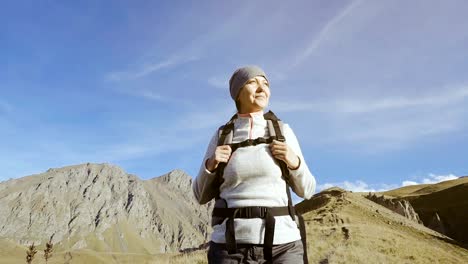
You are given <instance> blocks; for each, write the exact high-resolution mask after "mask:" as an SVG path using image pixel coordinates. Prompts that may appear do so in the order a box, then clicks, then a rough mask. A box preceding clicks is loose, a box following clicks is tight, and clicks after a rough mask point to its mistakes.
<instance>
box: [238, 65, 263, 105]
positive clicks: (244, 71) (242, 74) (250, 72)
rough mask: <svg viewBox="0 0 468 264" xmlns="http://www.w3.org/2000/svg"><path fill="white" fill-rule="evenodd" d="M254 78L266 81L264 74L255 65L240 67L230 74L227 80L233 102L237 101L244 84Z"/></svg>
mask: <svg viewBox="0 0 468 264" xmlns="http://www.w3.org/2000/svg"><path fill="white" fill-rule="evenodd" d="M255 76H263V77H265V79H267V80H268V78H267V76H266V74H265V72H264V71H263V70H262V69H260V67H258V66H255V65H249V66H244V67H241V68H239V69H237V70H236V71H235V72H234V73H233V74H232V76H231V79H229V91H230V92H231V97H232V99H233V100H234V101H235V100H236V99H237V96H238V95H239V92H240V90H241V88H242V87H244V84H245V83H246V82H247V81H248V80H249V79H251V78H253V77H255Z"/></svg>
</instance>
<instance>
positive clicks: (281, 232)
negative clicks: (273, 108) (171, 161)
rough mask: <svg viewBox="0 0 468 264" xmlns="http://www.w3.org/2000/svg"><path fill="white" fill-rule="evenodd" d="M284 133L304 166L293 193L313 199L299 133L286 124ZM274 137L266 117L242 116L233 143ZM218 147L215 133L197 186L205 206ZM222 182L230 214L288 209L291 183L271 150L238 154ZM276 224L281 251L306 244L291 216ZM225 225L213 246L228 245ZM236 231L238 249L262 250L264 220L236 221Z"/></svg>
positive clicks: (253, 149)
mask: <svg viewBox="0 0 468 264" xmlns="http://www.w3.org/2000/svg"><path fill="white" fill-rule="evenodd" d="M283 133H284V137H285V138H286V143H287V144H288V145H289V146H290V147H291V148H292V149H293V150H294V152H295V153H296V154H297V155H298V156H299V158H300V160H301V164H300V167H299V168H298V169H296V170H290V173H291V185H292V186H291V187H292V189H293V191H294V192H295V193H296V194H297V195H298V196H300V197H303V198H306V199H309V198H310V197H311V196H312V194H313V193H314V191H315V178H314V176H312V174H311V173H310V171H309V169H308V167H307V164H306V162H305V160H304V157H303V156H302V152H301V149H300V147H299V143H298V141H297V138H296V136H295V135H294V132H293V131H292V130H291V128H290V127H289V126H288V125H287V124H284V126H283ZM269 136H270V135H269V131H268V125H267V122H266V120H265V119H264V118H263V113H262V112H259V113H252V114H249V115H247V116H244V115H239V117H238V118H237V119H236V120H235V121H234V137H233V143H236V142H241V141H244V140H246V139H255V138H258V137H265V138H268V137H269ZM217 141H218V133H217V131H216V133H215V135H213V137H212V139H211V141H210V144H209V145H208V149H207V151H206V154H205V157H204V159H203V163H202V165H201V168H200V171H199V173H198V176H197V178H196V179H195V180H194V181H193V186H192V188H193V192H194V194H195V197H196V198H197V200H198V202H199V203H201V204H204V203H207V202H208V201H210V200H211V199H212V198H213V197H214V196H213V195H214V193H215V191H216V190H215V189H213V187H212V186H213V184H214V180H215V173H214V172H213V173H211V172H210V171H208V170H207V169H206V167H205V162H206V160H207V159H208V158H210V157H211V156H212V155H213V153H214V151H215V149H216V144H217ZM223 178H224V182H223V184H222V185H221V187H220V197H221V198H223V199H225V200H226V202H227V204H228V207H230V208H231V207H247V206H267V207H273V206H287V205H288V196H287V193H286V182H285V181H284V180H283V179H282V178H281V169H280V167H279V165H278V162H277V161H276V160H275V159H274V158H273V156H272V155H271V152H270V149H269V146H268V145H267V144H260V145H257V146H250V147H245V148H239V149H237V150H236V151H235V152H233V153H232V154H231V158H230V160H229V162H228V164H227V165H226V167H225V169H224V174H223ZM275 220H276V225H275V236H274V240H273V244H275V245H278V244H283V243H288V242H292V241H296V240H299V239H301V237H300V233H299V229H298V228H297V225H296V223H295V222H294V221H293V220H292V219H291V217H290V216H289V215H285V216H276V217H275ZM225 223H226V220H225V221H224V222H223V223H222V224H219V225H215V226H214V227H213V233H212V235H211V239H212V241H213V242H216V243H226V242H225V230H226V229H225V228H226V227H225ZM234 229H235V233H236V241H237V243H245V244H263V237H264V229H265V220H263V219H260V218H254V219H239V218H238V219H235V220H234Z"/></svg>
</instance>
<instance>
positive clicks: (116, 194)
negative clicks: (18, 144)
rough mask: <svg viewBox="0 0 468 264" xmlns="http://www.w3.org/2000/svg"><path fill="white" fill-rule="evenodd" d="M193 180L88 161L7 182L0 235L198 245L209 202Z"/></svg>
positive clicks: (158, 248)
mask: <svg viewBox="0 0 468 264" xmlns="http://www.w3.org/2000/svg"><path fill="white" fill-rule="evenodd" d="M191 181H192V179H191V177H190V176H189V175H187V174H186V173H184V172H183V171H180V170H174V171H172V172H170V173H168V174H166V175H163V176H161V177H157V178H153V179H150V180H141V179H140V178H138V177H137V176H136V175H132V174H128V173H126V172H125V171H123V170H122V169H121V168H120V167H118V166H115V165H111V164H90V163H88V164H81V165H75V166H68V167H64V168H57V169H49V170H48V171H47V172H45V173H41V174H37V175H32V176H28V177H24V178H20V179H14V180H9V181H6V182H2V183H0V237H3V238H8V239H9V240H10V241H12V242H15V243H18V244H21V245H29V244H31V243H32V242H34V243H35V244H36V245H38V244H41V243H42V244H43V243H45V242H46V241H48V239H49V238H50V237H52V240H53V242H54V244H56V247H57V248H58V249H63V250H65V249H69V250H77V249H84V248H86V249H92V250H95V251H100V252H122V253H150V254H153V253H161V252H178V251H179V250H183V249H188V248H196V247H198V246H199V245H200V244H203V243H205V242H206V240H207V237H208V232H209V231H210V229H209V227H208V225H207V223H208V221H209V218H210V213H211V209H210V208H209V206H200V205H198V203H197V202H196V201H195V199H194V198H193V197H192V191H191Z"/></svg>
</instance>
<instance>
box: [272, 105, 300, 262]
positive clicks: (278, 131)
mask: <svg viewBox="0 0 468 264" xmlns="http://www.w3.org/2000/svg"><path fill="white" fill-rule="evenodd" d="M264 118H265V119H266V120H267V122H268V129H269V131H270V136H272V137H276V140H278V141H281V142H285V141H286V138H285V137H284V134H283V123H282V122H281V120H280V119H279V118H278V117H277V116H276V115H275V114H274V113H273V112H272V111H268V113H266V114H265V115H264ZM279 166H280V168H281V173H282V175H283V178H284V181H285V182H286V193H287V194H288V210H289V215H290V216H291V218H292V220H293V221H296V217H295V216H296V215H297V217H298V221H299V223H298V224H299V231H300V233H301V240H302V246H303V248H304V255H303V260H304V263H305V264H308V263H309V260H308V256H307V234H306V230H305V223H304V218H303V217H302V215H300V214H297V213H296V210H295V208H294V206H293V204H292V197H291V190H290V186H291V184H290V174H289V169H288V167H287V165H286V163H285V162H284V161H281V160H280V161H279ZM265 228H266V227H265ZM265 236H266V234H265ZM265 241H266V237H265ZM265 243H267V242H265ZM266 246H267V245H266V244H265V247H266ZM270 254H271V253H270Z"/></svg>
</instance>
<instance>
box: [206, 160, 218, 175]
mask: <svg viewBox="0 0 468 264" xmlns="http://www.w3.org/2000/svg"><path fill="white" fill-rule="evenodd" d="M216 167H217V166H216V164H215V162H213V159H207V160H206V161H205V168H206V170H207V171H209V172H211V173H213V172H214V171H215V170H216Z"/></svg>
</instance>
